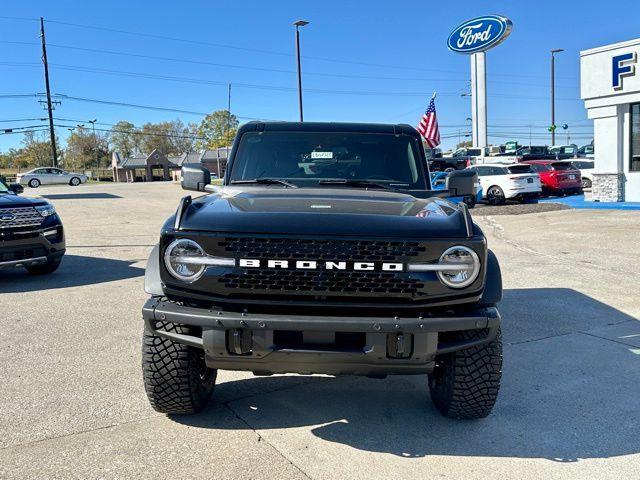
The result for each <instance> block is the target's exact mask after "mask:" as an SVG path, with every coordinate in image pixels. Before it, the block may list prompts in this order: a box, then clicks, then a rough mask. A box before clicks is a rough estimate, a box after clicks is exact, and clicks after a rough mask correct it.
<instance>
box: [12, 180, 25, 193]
mask: <svg viewBox="0 0 640 480" xmlns="http://www.w3.org/2000/svg"><path fill="white" fill-rule="evenodd" d="M9 190H11V191H12V192H13V193H15V194H16V195H17V194H19V193H22V192H24V187H23V186H22V185H20V184H19V183H12V184H10V185H9Z"/></svg>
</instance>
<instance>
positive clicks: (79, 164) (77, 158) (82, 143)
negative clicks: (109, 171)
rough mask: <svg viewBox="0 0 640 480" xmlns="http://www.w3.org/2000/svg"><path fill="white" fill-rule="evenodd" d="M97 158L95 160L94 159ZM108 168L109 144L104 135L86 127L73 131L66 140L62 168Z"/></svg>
mask: <svg viewBox="0 0 640 480" xmlns="http://www.w3.org/2000/svg"><path fill="white" fill-rule="evenodd" d="M96 156H97V159H96ZM96 164H99V166H100V168H106V167H108V166H109V144H108V141H107V136H106V135H101V134H100V133H98V132H96V134H95V136H94V134H93V130H92V129H90V128H87V127H80V128H77V129H75V130H74V131H73V132H72V133H71V135H70V136H69V138H68V139H67V148H66V150H65V158H64V166H65V168H68V169H69V170H84V169H87V168H88V169H95V167H96Z"/></svg>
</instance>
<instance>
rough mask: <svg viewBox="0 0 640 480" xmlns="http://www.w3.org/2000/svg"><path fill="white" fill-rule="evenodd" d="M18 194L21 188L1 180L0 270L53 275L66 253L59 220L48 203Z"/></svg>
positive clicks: (62, 230)
mask: <svg viewBox="0 0 640 480" xmlns="http://www.w3.org/2000/svg"><path fill="white" fill-rule="evenodd" d="M19 193H22V186H21V185H19V184H17V183H13V184H11V185H7V184H6V183H5V182H4V181H3V180H2V179H0V270H2V269H5V268H15V267H24V268H26V269H27V271H28V272H29V273H31V274H34V275H44V274H48V273H52V272H53V271H55V270H56V269H57V268H58V266H60V262H61V261H62V256H63V255H64V252H65V242H64V229H63V228H62V222H61V221H60V217H58V215H57V213H56V210H55V208H54V207H53V205H51V204H50V203H49V202H47V201H46V200H44V199H35V198H25V197H20V196H18V194H19Z"/></svg>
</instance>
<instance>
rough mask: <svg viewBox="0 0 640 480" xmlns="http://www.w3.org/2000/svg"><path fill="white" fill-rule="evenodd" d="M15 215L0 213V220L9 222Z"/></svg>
mask: <svg viewBox="0 0 640 480" xmlns="http://www.w3.org/2000/svg"><path fill="white" fill-rule="evenodd" d="M15 219H16V216H15V215H14V214H13V213H0V222H11V221H12V220H15Z"/></svg>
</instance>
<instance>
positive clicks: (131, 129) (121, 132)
mask: <svg viewBox="0 0 640 480" xmlns="http://www.w3.org/2000/svg"><path fill="white" fill-rule="evenodd" d="M138 133H139V132H138V130H137V129H136V126H135V125H134V124H133V123H131V122H127V121H125V120H121V121H119V122H118V123H116V124H115V125H114V126H113V127H112V128H111V132H109V145H110V147H111V149H112V150H113V151H114V152H118V153H119V154H120V155H122V156H123V157H129V156H131V155H133V154H134V153H137V152H139V151H140V135H138Z"/></svg>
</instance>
